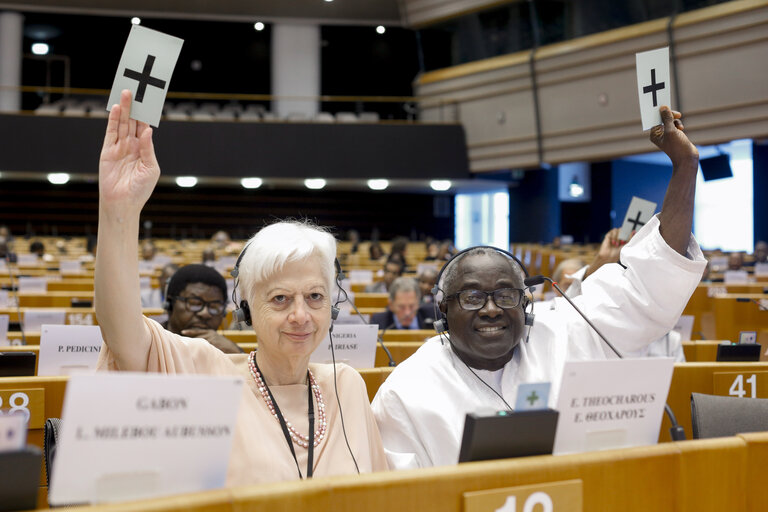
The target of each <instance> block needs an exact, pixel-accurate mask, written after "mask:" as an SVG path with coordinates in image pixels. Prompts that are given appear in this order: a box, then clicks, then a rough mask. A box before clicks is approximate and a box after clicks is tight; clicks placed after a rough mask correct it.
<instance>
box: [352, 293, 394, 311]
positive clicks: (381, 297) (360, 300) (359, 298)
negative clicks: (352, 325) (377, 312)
mask: <svg viewBox="0 0 768 512" xmlns="http://www.w3.org/2000/svg"><path fill="white" fill-rule="evenodd" d="M388 304H389V294H388V293H355V306H357V307H358V308H384V309H386V308H387V305H388Z"/></svg>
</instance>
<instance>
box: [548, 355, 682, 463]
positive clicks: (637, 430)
mask: <svg viewBox="0 0 768 512" xmlns="http://www.w3.org/2000/svg"><path fill="white" fill-rule="evenodd" d="M673 369H674V360H673V359H672V358H668V357H654V358H645V359H610V360H603V361H569V362H566V363H565V367H564V368H563V378H562V380H561V384H560V396H559V398H558V402H557V410H558V411H559V412H560V419H559V420H558V423H557V433H556V435H555V446H554V448H553V451H552V452H553V453H554V454H556V455H559V454H563V453H579V452H587V451H593V450H604V449H609V448H622V447H627V446H644V445H651V444H656V441H657V440H658V437H659V428H660V427H661V416H662V414H663V411H664V403H665V402H666V399H667V393H668V392H669V384H670V382H671V381H672V371H673Z"/></svg>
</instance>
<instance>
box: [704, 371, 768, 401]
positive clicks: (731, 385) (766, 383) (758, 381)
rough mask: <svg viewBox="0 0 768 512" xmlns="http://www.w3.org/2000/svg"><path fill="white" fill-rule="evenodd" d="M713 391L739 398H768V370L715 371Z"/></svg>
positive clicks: (717, 393)
mask: <svg viewBox="0 0 768 512" xmlns="http://www.w3.org/2000/svg"><path fill="white" fill-rule="evenodd" d="M712 384H713V385H712V389H713V393H714V394H716V395H721V396H735V397H739V398H768V372H715V373H714V374H713V375H712Z"/></svg>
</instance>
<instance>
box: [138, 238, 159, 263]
mask: <svg viewBox="0 0 768 512" xmlns="http://www.w3.org/2000/svg"><path fill="white" fill-rule="evenodd" d="M156 254H157V247H155V243H154V242H152V241H151V240H146V241H145V242H144V243H143V244H141V259H143V260H144V261H152V260H153V259H155V255H156Z"/></svg>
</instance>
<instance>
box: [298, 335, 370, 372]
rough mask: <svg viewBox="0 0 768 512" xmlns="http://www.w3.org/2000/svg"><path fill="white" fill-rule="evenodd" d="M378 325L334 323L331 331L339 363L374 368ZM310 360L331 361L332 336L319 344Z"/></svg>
mask: <svg viewBox="0 0 768 512" xmlns="http://www.w3.org/2000/svg"><path fill="white" fill-rule="evenodd" d="M378 329H379V327H378V326H377V325H356V324H342V325H334V326H333V332H332V333H331V335H332V339H333V350H334V354H333V355H335V359H336V362H337V363H346V364H348V365H349V366H351V367H352V368H373V367H374V365H375V362H376V336H377V335H378ZM309 360H310V361H311V362H313V363H331V362H333V356H332V354H331V338H329V337H328V336H326V337H325V339H323V341H322V342H321V343H320V345H318V347H317V348H316V349H315V351H314V352H312V355H311V356H310V357H309Z"/></svg>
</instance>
